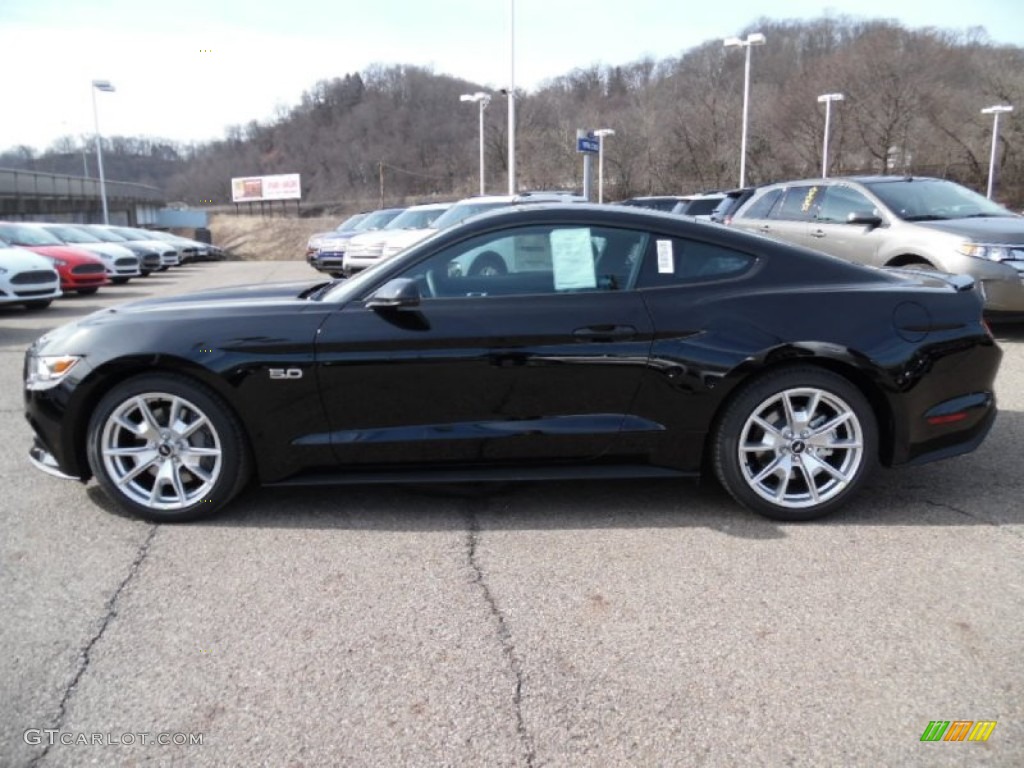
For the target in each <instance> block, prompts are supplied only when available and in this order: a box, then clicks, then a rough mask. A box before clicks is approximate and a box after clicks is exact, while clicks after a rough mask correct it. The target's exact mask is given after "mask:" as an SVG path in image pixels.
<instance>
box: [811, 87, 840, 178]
mask: <svg viewBox="0 0 1024 768" xmlns="http://www.w3.org/2000/svg"><path fill="white" fill-rule="evenodd" d="M844 98H846V97H845V96H843V94H841V93H823V94H821V96H819V97H818V103H819V104H820V103H822V102H825V140H824V143H823V144H822V147H821V178H823V179H827V178H828V126H829V120H830V118H831V117H832V102H833V101H842V100H843V99H844Z"/></svg>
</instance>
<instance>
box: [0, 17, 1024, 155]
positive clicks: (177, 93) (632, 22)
mask: <svg viewBox="0 0 1024 768" xmlns="http://www.w3.org/2000/svg"><path fill="white" fill-rule="evenodd" d="M514 2H515V82H516V85H517V86H518V87H520V88H526V89H528V90H529V89H533V88H535V87H536V86H537V85H538V84H540V83H542V82H543V81H544V80H546V79H548V78H552V77H557V76H559V75H562V74H565V73H567V72H569V71H570V70H572V69H575V68H577V67H587V66H590V65H592V64H610V65H614V64H625V63H628V62H630V61H635V60H637V59H639V58H642V57H644V56H645V55H650V56H653V57H655V58H659V59H660V58H666V57H669V56H677V55H679V54H680V53H681V52H683V51H685V50H687V49H689V48H691V47H693V46H695V45H699V44H701V43H702V42H705V41H707V40H710V39H716V38H722V37H728V36H732V35H736V34H738V33H740V32H741V31H743V30H744V29H745V28H747V27H748V26H749V25H751V24H752V23H753V22H754V21H756V20H757V19H758V18H760V17H762V16H763V15H766V11H765V9H766V8H767V7H768V6H767V5H766V4H765V3H764V2H755V1H754V0H732V2H730V3H728V4H727V5H723V4H722V3H719V2H701V3H695V2H683V1H682V0H589V2H583V1H582V0H514ZM509 7H510V0H430V2H422V1H417V0H362V1H361V2H350V1H349V0H328V1H325V2H310V1H308V0H173V1H172V2H163V3H147V2H139V0H91V2H83V1H82V0H0V73H3V76H2V78H0V93H2V94H3V98H2V100H0V104H2V105H3V107H2V109H0V149H6V148H10V147H13V146H15V145H19V144H27V145H29V146H32V147H35V148H36V149H45V148H46V147H48V146H49V145H50V143H51V142H52V141H53V140H54V139H56V138H57V137H59V136H62V135H66V134H73V135H76V136H77V135H80V134H83V133H92V131H93V127H92V122H93V111H92V103H91V101H90V92H91V89H90V85H89V84H90V82H91V81H92V80H93V79H106V80H110V81H111V82H112V83H113V84H114V86H115V87H116V88H117V92H116V93H99V94H97V98H98V102H99V117H100V130H101V132H102V133H103V134H104V135H111V134H120V135H147V136H154V137H164V138H169V139H173V140H176V141H191V140H208V139H213V138H221V137H223V135H224V129H225V128H226V127H227V126H228V125H232V124H244V123H247V122H248V121H250V120H259V121H268V120H270V119H272V116H273V114H274V110H275V108H276V107H279V106H281V107H285V108H287V107H291V106H293V105H294V104H296V103H297V102H298V101H299V98H300V97H301V94H302V92H303V91H304V90H307V89H309V88H310V87H311V86H312V85H313V84H314V83H315V82H316V81H317V80H319V79H326V78H331V77H338V76H342V75H344V74H346V73H349V72H358V71H361V70H363V69H365V68H366V67H367V66H369V65H371V64H374V63H381V64H415V65H418V66H425V67H430V68H432V69H433V71H434V72H436V73H439V74H452V75H455V76H458V77H462V78H465V79H467V80H471V81H476V82H480V83H481V84H483V85H485V86H489V87H493V88H502V87H505V86H506V85H507V83H508V80H509V61H510V56H509ZM1022 8H1024V5H1022V4H1021V3H1020V0H972V2H969V3H943V2H936V1H935V0H929V1H928V2H925V1H924V0H903V1H902V2H892V0H856V2H854V0H842V1H841V2H838V3H834V4H831V5H820V4H818V3H814V2H804V1H803V0H786V2H782V3H777V4H775V8H774V9H773V10H772V11H771V12H770V14H768V15H770V17H771V18H772V19H813V18H819V17H821V16H824V15H826V14H827V15H831V16H853V17H855V18H859V19H865V18H893V19H895V20H897V21H899V22H901V23H902V24H904V25H905V26H908V27H912V28H919V27H926V26H932V27H938V28H942V29H952V30H958V31H964V30H966V29H968V28H970V27H983V28H985V30H986V31H987V32H988V34H989V36H990V37H991V39H992V41H993V42H996V43H1009V44H1013V45H1024V10H1022ZM768 45H771V40H769V41H768ZM737 55H740V54H737ZM755 55H756V54H755ZM755 77H756V70H755ZM453 108H457V105H453Z"/></svg>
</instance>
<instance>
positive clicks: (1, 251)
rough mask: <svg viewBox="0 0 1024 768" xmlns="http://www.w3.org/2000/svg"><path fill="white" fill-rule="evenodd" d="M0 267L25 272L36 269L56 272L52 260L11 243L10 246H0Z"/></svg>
mask: <svg viewBox="0 0 1024 768" xmlns="http://www.w3.org/2000/svg"><path fill="white" fill-rule="evenodd" d="M0 267H3V268H4V269H8V270H10V271H12V272H26V271H28V270H36V269H45V270H47V271H48V272H56V270H55V269H54V268H53V262H52V261H50V260H49V259H47V258H46V257H44V256H40V255H39V254H38V253H33V252H32V251H30V250H28V249H26V248H19V247H18V246H15V245H12V246H11V247H10V248H0Z"/></svg>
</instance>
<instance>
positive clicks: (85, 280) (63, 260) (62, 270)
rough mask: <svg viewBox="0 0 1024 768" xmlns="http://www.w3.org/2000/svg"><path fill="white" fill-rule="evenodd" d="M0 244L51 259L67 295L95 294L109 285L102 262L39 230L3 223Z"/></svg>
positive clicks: (0, 222)
mask: <svg viewBox="0 0 1024 768" xmlns="http://www.w3.org/2000/svg"><path fill="white" fill-rule="evenodd" d="M0 240H3V241H4V242H6V243H8V244H10V245H18V246H21V247H22V248H27V249H28V250H30V251H34V252H36V253H38V254H40V255H42V256H46V257H47V258H48V259H50V261H52V262H53V266H54V267H55V268H56V270H57V274H58V275H60V289H61V290H62V291H64V293H68V292H69V291H77V292H78V293H81V294H88V293H96V291H98V290H99V289H100V286H101V285H108V284H109V283H110V280H109V278H108V277H107V270H106V267H105V266H104V265H103V260H102V259H100V258H99V257H98V256H94V255H92V254H91V253H89V252H88V251H84V250H82V249H81V248H75V247H73V246H70V245H66V244H64V243H63V242H62V241H60V240H59V239H57V238H56V237H55V236H54V235H52V234H50V233H49V232H47V231H46V230H45V229H42V228H40V227H26V226H23V225H21V224H18V223H17V222H4V221H0Z"/></svg>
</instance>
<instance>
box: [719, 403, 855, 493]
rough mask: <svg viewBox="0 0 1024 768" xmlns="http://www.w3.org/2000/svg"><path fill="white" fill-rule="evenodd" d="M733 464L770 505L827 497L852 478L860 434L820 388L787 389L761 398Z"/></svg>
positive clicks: (846, 408)
mask: <svg viewBox="0 0 1024 768" xmlns="http://www.w3.org/2000/svg"><path fill="white" fill-rule="evenodd" d="M738 452H739V456H738V458H739V465H740V468H741V470H742V473H743V479H744V480H745V481H746V482H747V484H748V485H749V486H750V488H751V489H752V490H753V491H754V492H755V493H757V494H758V495H759V496H761V497H762V498H764V499H766V500H767V501H769V502H771V503H772V504H774V505H777V506H779V507H783V508H787V509H804V508H807V507H814V506H817V505H819V504H822V503H823V502H827V501H828V500H830V499H832V498H833V497H835V496H837V495H838V494H840V493H842V492H843V490H844V489H846V488H847V486H848V485H849V484H850V483H851V482H853V480H854V479H855V478H856V476H857V473H858V470H859V469H860V466H861V463H862V462H863V460H864V434H863V428H862V426H861V423H860V420H859V419H858V418H857V414H856V412H855V411H854V409H853V408H851V407H850V405H849V404H848V403H847V402H846V401H845V400H843V399H842V398H840V397H838V396H836V395H835V394H833V393H831V392H828V391H826V390H822V389H816V388H811V387H800V388H794V389H787V390H784V391H782V392H779V393H777V394H775V395H772V396H771V397H769V398H767V399H765V400H764V401H762V402H761V403H760V404H759V405H758V406H757V407H756V408H755V409H754V410H753V412H752V414H751V416H750V417H749V418H748V419H747V421H746V422H745V423H744V425H743V429H742V431H741V433H740V440H739V444H738Z"/></svg>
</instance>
